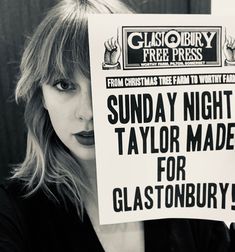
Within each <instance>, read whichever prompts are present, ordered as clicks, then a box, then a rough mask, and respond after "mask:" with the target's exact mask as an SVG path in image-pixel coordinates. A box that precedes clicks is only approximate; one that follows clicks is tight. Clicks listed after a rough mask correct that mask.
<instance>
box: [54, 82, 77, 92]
mask: <svg viewBox="0 0 235 252" xmlns="http://www.w3.org/2000/svg"><path fill="white" fill-rule="evenodd" d="M54 86H55V87H56V88H57V89H58V90H59V91H71V90H74V89H75V85H74V84H73V83H72V82H69V81H64V80H60V81H58V82H56V83H55V84H54Z"/></svg>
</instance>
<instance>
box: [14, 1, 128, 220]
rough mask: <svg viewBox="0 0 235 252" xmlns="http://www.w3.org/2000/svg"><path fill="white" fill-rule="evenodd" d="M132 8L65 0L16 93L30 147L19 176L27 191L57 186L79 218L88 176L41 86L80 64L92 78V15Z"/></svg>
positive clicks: (38, 38) (45, 25)
mask: <svg viewBox="0 0 235 252" xmlns="http://www.w3.org/2000/svg"><path fill="white" fill-rule="evenodd" d="M128 12H131V10H130V9H129V8H128V7H127V6H126V5H124V4H123V3H122V2H120V1H119V0H64V1H61V2H60V3H58V4H57V5H56V6H55V7H54V8H52V9H51V10H50V11H49V12H48V14H47V16H46V17H45V18H44V20H43V21H42V22H41V24H40V25H39V26H38V28H37V29H36V31H35V33H34V35H33V36H32V38H31V39H30V40H29V42H28V45H27V47H26V49H25V51H24V53H23V56H22V62H21V68H20V69H21V76H20V79H19V81H18V84H17V88H16V93H15V96H16V100H17V101H19V100H23V101H24V102H25V122H26V125H27V127H28V136H27V150H26V157H25V160H24V162H23V163H22V164H20V165H19V166H18V167H17V168H16V169H15V170H14V174H13V178H17V179H20V180H23V181H24V184H25V185H26V187H27V192H28V193H27V195H31V194H33V193H34V192H35V191H37V190H38V189H39V188H42V189H43V190H44V192H45V193H46V194H47V195H49V196H50V195H51V196H54V193H53V192H52V190H51V187H50V185H52V184H53V185H55V187H56V190H57V195H59V196H61V197H62V199H65V198H66V199H67V198H68V199H69V200H70V201H71V202H73V203H74V204H75V206H76V208H77V211H78V214H79V216H82V213H83V200H82V198H81V190H82V188H83V187H86V185H85V184H84V182H83V181H84V174H83V173H82V169H79V162H78V161H77V160H76V159H75V158H74V157H73V155H72V154H71V153H70V151H69V150H68V149H67V148H66V147H65V145H64V144H63V143H62V142H61V141H60V139H59V138H58V137H57V135H56V133H55V131H54V129H53V127H52V124H51V122H50V118H49V115H48V113H47V110H46V109H45V108H44V106H43V97H42V91H41V86H42V84H43V83H50V82H53V81H54V80H55V79H58V77H61V78H66V79H67V78H72V76H73V73H74V70H75V69H76V68H79V69H80V70H81V71H82V73H83V74H84V75H85V76H86V77H88V78H89V75H90V73H89V52H88V31H87V29H88V28H87V14H89V13H128ZM54 197H55V196H54ZM55 198H56V199H57V197H55Z"/></svg>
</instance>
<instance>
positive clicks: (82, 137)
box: [42, 72, 95, 161]
mask: <svg viewBox="0 0 235 252" xmlns="http://www.w3.org/2000/svg"><path fill="white" fill-rule="evenodd" d="M42 92H43V99H44V107H45V109H47V111H48V113H49V116H50V120H51V123H52V126H53V128H54V130H55V132H56V134H57V136H58V137H59V138H60V140H61V141H62V142H63V143H64V145H65V146H67V148H69V150H70V151H71V152H72V153H73V154H75V156H76V157H78V159H79V160H81V161H82V160H84V161H88V160H94V159H95V143H94V130H93V113H92V101H91V83H90V80H89V79H87V78H86V77H85V76H84V75H83V74H81V73H79V72H78V73H76V74H75V76H74V79H73V80H65V79H62V80H58V81H56V82H55V83H50V84H44V85H43V86H42Z"/></svg>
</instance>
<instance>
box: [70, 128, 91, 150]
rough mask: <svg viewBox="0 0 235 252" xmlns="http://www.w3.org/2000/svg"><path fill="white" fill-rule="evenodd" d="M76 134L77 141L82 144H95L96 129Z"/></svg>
mask: <svg viewBox="0 0 235 252" xmlns="http://www.w3.org/2000/svg"><path fill="white" fill-rule="evenodd" d="M74 136H75V138H76V139H77V141H78V142H79V143H80V144H82V145H86V146H91V145H94V144H95V139H94V130H90V131H81V132H79V133H76V134H74Z"/></svg>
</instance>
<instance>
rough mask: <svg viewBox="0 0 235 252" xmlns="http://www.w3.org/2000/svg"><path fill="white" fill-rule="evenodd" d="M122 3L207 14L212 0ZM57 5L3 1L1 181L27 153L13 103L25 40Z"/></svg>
mask: <svg viewBox="0 0 235 252" xmlns="http://www.w3.org/2000/svg"><path fill="white" fill-rule="evenodd" d="M123 1H124V2H126V3H129V4H130V6H131V7H132V8H133V9H134V10H136V11H137V12H140V13H191V14H195V13H200V14H208V13H210V11H211V0H123ZM56 2H57V1H56V0H0V182H1V181H2V180H3V178H5V177H6V176H7V175H8V174H9V164H16V163H18V162H21V161H22V160H23V158H24V153H25V142H26V129H25V126H24V119H23V107H22V106H17V105H16V104H15V102H14V89H15V85H16V81H17V75H18V72H19V63H20V57H21V54H22V51H23V48H24V41H25V38H26V37H27V36H29V35H30V34H31V33H32V32H33V30H34V29H35V27H36V26H37V25H38V24H39V22H40V21H41V20H42V18H43V17H44V15H45V13H46V12H47V10H48V9H49V8H50V7H51V6H53V5H54V4H55V3H56ZM172 23H174V20H172Z"/></svg>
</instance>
